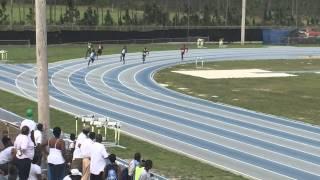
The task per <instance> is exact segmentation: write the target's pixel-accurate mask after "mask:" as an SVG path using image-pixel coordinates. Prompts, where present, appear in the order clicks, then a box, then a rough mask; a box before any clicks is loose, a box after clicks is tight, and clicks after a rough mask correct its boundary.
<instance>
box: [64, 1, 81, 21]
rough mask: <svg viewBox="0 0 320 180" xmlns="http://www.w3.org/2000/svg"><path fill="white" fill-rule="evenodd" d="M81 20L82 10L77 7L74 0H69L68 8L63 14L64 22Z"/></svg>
mask: <svg viewBox="0 0 320 180" xmlns="http://www.w3.org/2000/svg"><path fill="white" fill-rule="evenodd" d="M79 21H80V12H79V10H78V9H77V8H76V7H75V5H74V2H73V0H67V9H66V12H65V13H64V15H63V21H62V22H63V24H78V23H79Z"/></svg>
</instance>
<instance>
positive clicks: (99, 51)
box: [97, 44, 103, 59]
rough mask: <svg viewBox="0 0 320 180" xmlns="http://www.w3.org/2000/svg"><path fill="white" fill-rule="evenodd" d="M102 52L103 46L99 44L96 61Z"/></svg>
mask: <svg viewBox="0 0 320 180" xmlns="http://www.w3.org/2000/svg"><path fill="white" fill-rule="evenodd" d="M102 50H103V46H102V45H101V44H99V46H98V51H97V59H98V57H99V56H101V55H102Z"/></svg>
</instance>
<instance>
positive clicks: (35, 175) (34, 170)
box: [28, 156, 41, 180]
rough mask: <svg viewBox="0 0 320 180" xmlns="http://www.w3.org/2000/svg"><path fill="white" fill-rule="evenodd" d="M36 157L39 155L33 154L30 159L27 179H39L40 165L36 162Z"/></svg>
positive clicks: (37, 160)
mask: <svg viewBox="0 0 320 180" xmlns="http://www.w3.org/2000/svg"><path fill="white" fill-rule="evenodd" d="M38 158H39V156H34V158H33V160H32V163H31V168H30V173H29V178H28V180H41V167H40V166H39V165H38V164H37V163H38V162H39V159H38Z"/></svg>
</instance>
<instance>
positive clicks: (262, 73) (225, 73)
mask: <svg viewBox="0 0 320 180" xmlns="http://www.w3.org/2000/svg"><path fill="white" fill-rule="evenodd" d="M172 72H175V73H179V74H184V75H190V76H196V77H202V78H205V79H227V78H266V77H290V76H296V75H293V74H288V73H277V72H272V71H266V70H262V69H233V70H196V71H172Z"/></svg>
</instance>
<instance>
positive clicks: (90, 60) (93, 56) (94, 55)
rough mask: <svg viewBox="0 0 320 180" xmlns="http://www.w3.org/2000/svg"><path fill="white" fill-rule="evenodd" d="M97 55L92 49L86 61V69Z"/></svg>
mask: <svg viewBox="0 0 320 180" xmlns="http://www.w3.org/2000/svg"><path fill="white" fill-rule="evenodd" d="M96 56H97V54H96V51H95V50H94V49H92V51H91V54H90V57H89V61H88V67H89V65H90V62H91V63H93V62H94V60H95V58H96Z"/></svg>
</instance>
